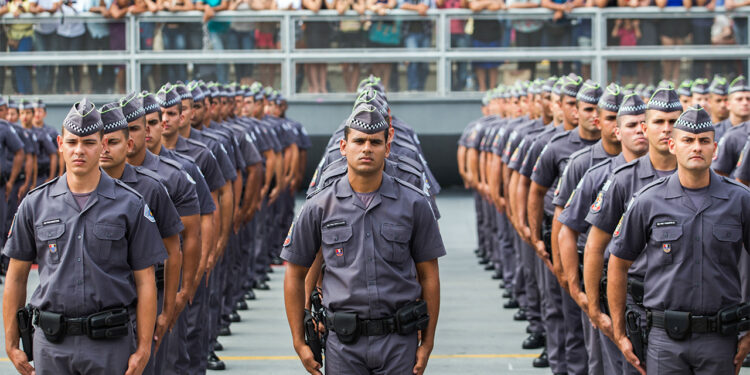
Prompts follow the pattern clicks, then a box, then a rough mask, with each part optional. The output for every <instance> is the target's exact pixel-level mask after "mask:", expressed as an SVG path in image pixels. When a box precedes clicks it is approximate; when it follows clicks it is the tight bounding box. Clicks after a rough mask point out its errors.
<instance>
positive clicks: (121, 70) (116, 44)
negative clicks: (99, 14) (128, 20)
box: [109, 0, 146, 92]
mask: <svg viewBox="0 0 750 375" xmlns="http://www.w3.org/2000/svg"><path fill="white" fill-rule="evenodd" d="M145 11H146V9H145V5H144V4H139V5H136V1H135V0H115V1H113V2H112V5H110V7H109V15H110V16H111V17H112V18H113V19H116V20H118V19H122V18H124V17H125V16H126V15H128V14H141V13H143V12H145ZM109 48H110V49H111V50H112V51H124V50H125V48H126V45H125V22H112V23H110V24H109ZM117 68H118V71H117V76H116V80H115V82H116V83H117V85H116V86H117V91H118V92H119V91H125V87H126V86H125V66H124V65H121V66H118V67H117Z"/></svg>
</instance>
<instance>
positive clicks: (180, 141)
mask: <svg viewBox="0 0 750 375" xmlns="http://www.w3.org/2000/svg"><path fill="white" fill-rule="evenodd" d="M162 147H163V146H162ZM174 149H175V150H177V151H178V152H188V151H190V147H189V146H188V143H187V140H186V139H185V138H183V137H182V136H179V137H177V143H175V145H174Z"/></svg>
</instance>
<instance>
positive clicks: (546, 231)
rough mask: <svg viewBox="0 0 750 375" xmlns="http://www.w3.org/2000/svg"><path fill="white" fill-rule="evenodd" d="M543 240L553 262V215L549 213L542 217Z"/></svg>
mask: <svg viewBox="0 0 750 375" xmlns="http://www.w3.org/2000/svg"><path fill="white" fill-rule="evenodd" d="M542 241H543V242H544V249H545V250H547V253H548V254H549V261H550V262H552V216H550V215H547V214H544V217H543V218H542Z"/></svg>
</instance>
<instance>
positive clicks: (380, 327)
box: [327, 314, 396, 336]
mask: <svg viewBox="0 0 750 375" xmlns="http://www.w3.org/2000/svg"><path fill="white" fill-rule="evenodd" d="M333 315H335V314H332V316H331V317H330V318H328V322H327V325H328V327H330V329H331V331H333V332H336V333H341V332H339V331H341V330H342V327H338V328H339V329H338V330H337V329H336V328H337V327H336V324H335V319H334V318H333ZM356 329H357V331H358V332H356V333H357V335H358V336H385V335H389V334H391V333H395V332H396V319H394V318H392V317H391V318H383V319H357V328H356ZM347 333H348V332H347ZM349 334H351V333H349Z"/></svg>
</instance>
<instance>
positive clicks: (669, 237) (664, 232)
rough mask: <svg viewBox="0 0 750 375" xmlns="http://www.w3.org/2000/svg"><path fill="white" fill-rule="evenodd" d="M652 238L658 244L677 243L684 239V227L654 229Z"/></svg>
mask: <svg viewBox="0 0 750 375" xmlns="http://www.w3.org/2000/svg"><path fill="white" fill-rule="evenodd" d="M652 237H653V239H654V240H655V241H657V242H665V241H675V240H677V239H678V238H680V237H682V226H679V225H675V226H670V227H662V228H654V230H653V232H652Z"/></svg>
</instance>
